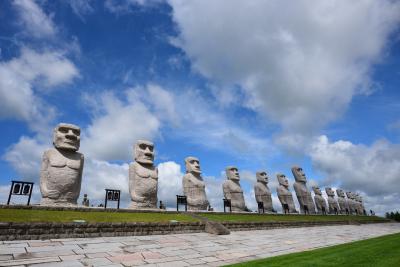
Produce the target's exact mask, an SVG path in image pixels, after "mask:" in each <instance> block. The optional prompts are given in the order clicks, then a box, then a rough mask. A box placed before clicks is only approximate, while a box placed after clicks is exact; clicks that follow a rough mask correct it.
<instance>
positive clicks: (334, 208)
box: [325, 187, 340, 214]
mask: <svg viewBox="0 0 400 267" xmlns="http://www.w3.org/2000/svg"><path fill="white" fill-rule="evenodd" d="M325 192H326V194H327V196H328V207H329V214H338V213H339V211H340V208H339V205H338V202H337V201H336V199H335V191H333V190H332V188H330V187H325Z"/></svg>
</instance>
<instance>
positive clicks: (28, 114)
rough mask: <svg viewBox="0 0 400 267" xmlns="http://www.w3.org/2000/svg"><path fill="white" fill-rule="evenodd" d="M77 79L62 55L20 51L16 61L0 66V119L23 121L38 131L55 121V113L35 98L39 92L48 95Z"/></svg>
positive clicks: (60, 53) (71, 66) (75, 73)
mask: <svg viewBox="0 0 400 267" xmlns="http://www.w3.org/2000/svg"><path fill="white" fill-rule="evenodd" d="M78 75H79V72H78V70H77V68H76V67H75V65H74V64H73V63H72V62H71V61H70V60H69V59H67V58H66V57H65V55H64V54H63V53H62V52H59V51H45V52H37V51H35V50H32V49H29V48H26V47H24V48H22V49H21V54H20V56H19V57H15V58H13V59H11V60H9V61H3V62H0V118H13V119H19V120H22V121H26V122H28V124H29V125H30V126H31V128H32V129H33V130H36V131H40V130H41V128H42V126H43V125H46V124H47V123H48V122H49V121H51V120H52V119H53V118H54V115H55V110H54V108H53V107H51V106H49V105H48V104H46V103H45V102H44V101H43V100H42V99H41V98H40V97H38V96H37V94H36V91H37V90H39V89H38V88H41V89H40V90H42V92H48V91H49V90H52V89H54V88H57V86H59V85H62V84H65V83H69V82H71V81H72V80H73V79H74V78H75V77H77V76H78Z"/></svg>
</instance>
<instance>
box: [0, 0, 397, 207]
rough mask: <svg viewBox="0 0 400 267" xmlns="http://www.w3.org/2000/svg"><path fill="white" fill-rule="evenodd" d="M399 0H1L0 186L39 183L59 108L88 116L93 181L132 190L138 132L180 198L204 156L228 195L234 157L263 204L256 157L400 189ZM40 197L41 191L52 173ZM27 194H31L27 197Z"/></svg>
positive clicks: (85, 130)
mask: <svg viewBox="0 0 400 267" xmlns="http://www.w3.org/2000/svg"><path fill="white" fill-rule="evenodd" d="M399 14H400V2H399V1H372V0H365V1H359V2H357V3H349V1H333V2H330V3H327V2H322V3H321V2H320V1H298V2H296V3H295V4H293V3H290V4H289V3H288V2H285V1H283V2H282V1H268V2H267V1H252V2H251V3H250V2H249V3H244V2H243V1H229V4H228V2H227V1H178V0H176V1H175V0H171V1H140V0H127V1H104V2H103V1H84V0H74V1H45V0H41V1H39V0H38V1H33V0H15V1H2V2H0V49H1V50H0V127H1V129H2V131H1V132H2V134H1V139H0V154H1V157H0V193H1V196H0V201H1V202H4V201H5V200H6V195H7V193H8V189H9V183H10V180H12V179H15V178H18V179H22V180H27V181H34V182H38V179H39V169H40V161H41V154H42V153H43V151H44V150H45V149H47V148H48V147H51V138H52V137H51V134H52V129H53V128H54V126H55V125H56V124H57V123H58V122H69V123H74V124H77V125H79V126H80V127H81V129H82V138H81V140H82V141H81V149H80V151H81V152H82V153H84V154H85V157H86V162H85V169H84V175H83V185H82V191H81V195H83V193H88V194H89V198H91V199H92V202H93V203H97V202H98V203H100V201H101V200H102V198H103V193H104V191H103V190H104V188H106V187H114V188H121V189H122V190H123V192H124V201H125V202H124V203H127V202H128V201H129V199H128V193H127V179H128V172H127V168H128V165H127V164H129V162H130V161H131V160H132V145H133V144H134V143H135V141H136V140H137V139H141V138H145V139H150V140H153V141H154V142H155V145H156V151H157V156H156V164H157V165H158V167H159V171H160V181H159V183H160V184H159V199H161V200H164V201H165V202H166V203H167V204H168V205H169V206H174V196H175V194H178V193H180V190H181V177H182V175H183V173H184V171H185V170H184V164H183V160H184V158H185V157H186V156H190V155H192V156H197V157H198V158H199V159H200V161H201V168H202V170H203V175H204V177H205V180H206V182H207V194H208V196H209V198H210V202H211V204H212V205H213V206H216V207H217V208H219V207H220V206H221V203H220V202H221V199H222V187H221V184H222V182H223V180H224V179H225V177H224V169H225V167H226V166H228V165H235V166H237V167H238V168H239V171H240V173H241V177H242V181H241V183H242V186H243V188H244V189H245V196H246V201H247V204H248V206H249V207H252V208H253V209H254V208H255V202H254V196H253V195H254V192H253V189H252V188H253V183H254V181H255V172H256V171H258V170H266V171H267V173H268V174H269V176H270V188H271V189H272V191H273V192H274V196H273V199H274V205H275V208H277V209H278V208H279V206H278V202H277V198H276V195H275V188H276V186H277V181H276V173H279V172H282V173H285V174H286V175H287V176H288V177H289V178H290V184H292V183H293V178H292V175H291V173H290V167H291V166H292V165H295V164H297V165H301V166H302V167H303V168H304V169H305V173H306V175H307V177H308V180H309V185H310V187H311V185H314V184H318V185H319V186H320V187H322V188H323V187H325V186H333V187H341V188H343V189H345V190H353V191H357V192H358V193H360V194H361V195H363V197H364V200H365V202H366V206H367V208H372V209H374V210H376V211H378V212H381V213H382V212H385V211H388V210H392V209H396V208H398V207H396V203H398V202H399V200H400V195H399V193H398V192H400V183H399V182H400V181H399V179H400V178H399V177H400V145H399V141H400V139H399V136H400V118H399V115H398V114H399V111H400V95H399V85H400V42H399V40H400V31H399V26H400V16H399ZM33 200H34V202H35V201H36V202H38V201H39V200H40V193H39V191H38V188H36V190H35V192H34V198H33ZM17 201H18V200H17Z"/></svg>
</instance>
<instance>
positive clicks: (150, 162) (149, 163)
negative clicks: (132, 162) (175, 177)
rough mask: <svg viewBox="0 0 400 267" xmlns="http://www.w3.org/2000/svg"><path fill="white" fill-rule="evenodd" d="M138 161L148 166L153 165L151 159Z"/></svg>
mask: <svg viewBox="0 0 400 267" xmlns="http://www.w3.org/2000/svg"><path fill="white" fill-rule="evenodd" d="M136 161H137V162H139V163H142V164H146V165H153V161H152V160H150V159H137V160H136Z"/></svg>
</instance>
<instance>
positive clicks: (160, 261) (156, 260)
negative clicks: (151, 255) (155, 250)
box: [145, 256, 182, 264]
mask: <svg viewBox="0 0 400 267" xmlns="http://www.w3.org/2000/svg"><path fill="white" fill-rule="evenodd" d="M179 260H182V258H180V257H177V256H175V257H162V258H159V259H146V260H145V262H148V263H157V264H158V263H165V262H175V261H179Z"/></svg>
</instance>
